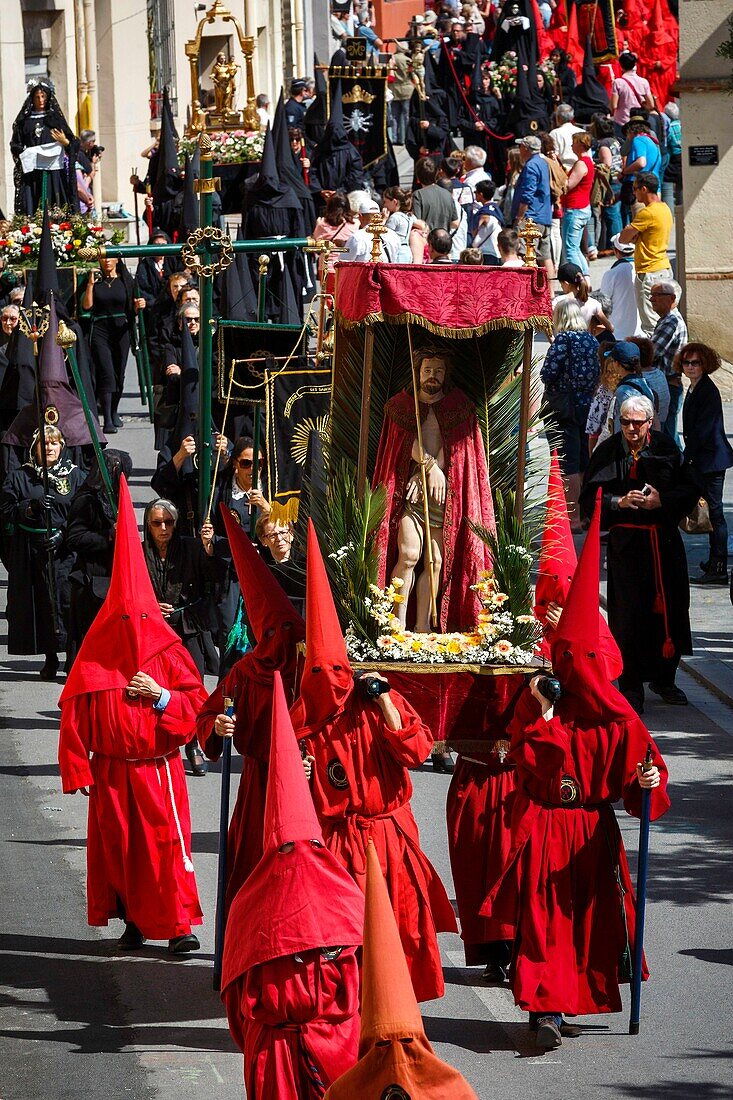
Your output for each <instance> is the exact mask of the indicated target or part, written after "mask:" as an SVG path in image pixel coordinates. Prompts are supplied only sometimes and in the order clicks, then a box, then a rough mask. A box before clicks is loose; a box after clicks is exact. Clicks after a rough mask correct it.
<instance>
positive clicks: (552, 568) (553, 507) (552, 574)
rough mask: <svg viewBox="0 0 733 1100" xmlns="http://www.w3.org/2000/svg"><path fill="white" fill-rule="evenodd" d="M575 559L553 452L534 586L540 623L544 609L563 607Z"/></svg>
mask: <svg viewBox="0 0 733 1100" xmlns="http://www.w3.org/2000/svg"><path fill="white" fill-rule="evenodd" d="M577 563H578V556H577V554H576V553H575V543H574V542H573V535H572V532H571V530H570V520H569V518H568V506H567V503H566V500H565V491H564V489H563V483H562V474H561V473H560V463H559V461H558V457H557V451H553V452H552V458H551V460H550V479H549V481H548V483H547V510H546V512H545V529H544V531H543V532H542V549H541V550H540V561H539V568H538V572H537V584H536V586H535V608H534V613H535V615H536V616H537V618H538V619H539V620H540V622H542V623H544V621H545V617H546V615H547V605H548V604H550V603H556V604H559V605H560V607H564V606H565V600H566V598H567V594H568V591H569V589H570V582H571V581H572V579H573V573H574V572H575V566H576V565H577Z"/></svg>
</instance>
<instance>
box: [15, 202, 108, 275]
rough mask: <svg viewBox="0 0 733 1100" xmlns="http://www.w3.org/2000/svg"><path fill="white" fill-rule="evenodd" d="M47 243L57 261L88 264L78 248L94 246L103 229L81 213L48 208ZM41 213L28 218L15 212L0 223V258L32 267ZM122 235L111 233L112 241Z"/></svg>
mask: <svg viewBox="0 0 733 1100" xmlns="http://www.w3.org/2000/svg"><path fill="white" fill-rule="evenodd" d="M49 219H50V221H49V224H50V228H51V245H52V247H53V252H54V256H55V259H56V263H57V264H67V265H81V264H83V263H88V261H82V260H80V258H79V250H80V249H81V248H88V247H91V246H92V245H97V244H98V243H99V241H100V239H101V237H102V234H103V233H104V232H105V227H104V225H103V224H102V223H101V222H100V221H97V220H94V219H92V218H87V217H84V215H83V214H68V215H65V214H64V212H63V211H61V210H56V209H54V210H52V211H50V214H49ZM42 221H43V217H42V214H41V213H40V212H39V213H37V214H36V215H35V216H34V217H32V218H29V217H28V216H27V215H25V214H16V215H14V216H13V218H12V219H11V220H10V221H8V222H3V223H2V225H1V226H0V260H3V261H5V263H6V264H7V265H10V266H14V265H15V266H20V267H25V266H28V267H32V266H34V265H35V264H36V263H37V261H38V248H39V244H40V240H41V224H42ZM122 238H123V234H122V232H121V230H119V229H115V230H114V232H113V233H112V234H111V238H109V239H111V242H112V244H119V243H120V241H121V240H122Z"/></svg>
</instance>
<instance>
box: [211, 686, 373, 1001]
mask: <svg viewBox="0 0 733 1100" xmlns="http://www.w3.org/2000/svg"><path fill="white" fill-rule="evenodd" d="M264 837H265V845H264V854H263V856H262V859H261V860H260V862H259V863H258V864H257V866H256V867H255V869H254V871H253V872H252V874H251V875H250V876H249V878H248V879H247V880H246V882H245V883H244V885H243V886H242V888H241V889H240V890H239V892H238V893H237V896H236V897H235V899H234V901H233V902H232V906H231V909H230V910H229V916H228V918H227V934H226V939H225V942H224V959H223V965H222V990H224V989H226V987H227V986H228V985H229V984H230V983H231V982H233V981H236V979H237V978H239V977H241V975H242V974H244V973H246V971H248V970H251V969H252V967H254V966H258V965H260V964H262V963H265V962H269V960H270V959H279V958H281V957H283V956H284V955H294V954H296V953H299V952H302V951H310V950H312V949H313V948H318V947H355V946H357V945H359V944H361V942H362V938H363V928H364V898H363V896H362V893H361V891H360V890H359V887H358V886H357V885H356V883H355V882H354V880H353V879H352V878H351V875H349V873H348V872H347V871H346V870H345V869H344V868H343V867H342V865H341V864H340V863H339V862H338V860H337V859H336V857H335V856H334V855H333V854H332V853H331V852H329V850H328V849H327V848H326V847H325V846H324V844H323V834H322V832H321V827H320V825H319V823H318V818H317V816H316V812H315V808H314V806H313V800H312V798H311V794H310V789H309V787H308V782H307V780H306V778H305V772H304V771H303V762H302V760H301V756H300V749H299V748H298V742H297V741H296V739H295V734H294V733H293V727H292V724H291V721H290V716H289V715H288V709H287V703H286V701H285V693H284V691H283V686H282V680H281V678H280V674H279V673H278V672H276V673H275V675H274V694H273V706H272V733H271V748H270V763H269V775H268V780H267V800H266V803H265V828H264ZM314 842H316V843H314ZM290 843H292V844H293V845H294V847H293V848H292V850H291V851H286V852H283V851H280V849H281V847H282V846H283V845H285V844H290Z"/></svg>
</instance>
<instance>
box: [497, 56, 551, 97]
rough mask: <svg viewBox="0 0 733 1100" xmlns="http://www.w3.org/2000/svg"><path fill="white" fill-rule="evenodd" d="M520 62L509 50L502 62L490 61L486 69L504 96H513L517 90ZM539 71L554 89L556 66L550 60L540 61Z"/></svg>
mask: <svg viewBox="0 0 733 1100" xmlns="http://www.w3.org/2000/svg"><path fill="white" fill-rule="evenodd" d="M518 64H519V60H518V58H517V55H516V53H515V52H514V50H508V51H507V52H506V53H505V54H504V56H503V57H502V58H501V60H500V61H490V62H489V63H488V65H486V66H484V68H485V69H487V70H488V72H489V73H490V74H491V83H492V84H493V85H494V87H495V88H497V89H498V90H499V91H500V92H501V94H502V96H505V95H508V96H513V95H514V93H515V92H516V90H517V65H518ZM537 71H538V72H540V73H542V75H543V76H544V78H545V80H546V81H547V82H548V83H549V84H550V86H551V87H552V86H553V85H554V83H555V66H554V65H553V64H552V62H551V61H550V59H549V58H545V60H544V61H540V63H539V65H538V66H537Z"/></svg>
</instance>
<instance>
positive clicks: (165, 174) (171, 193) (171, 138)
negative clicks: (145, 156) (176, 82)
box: [153, 88, 181, 203]
mask: <svg viewBox="0 0 733 1100" xmlns="http://www.w3.org/2000/svg"><path fill="white" fill-rule="evenodd" d="M180 189H181V178H180V175H179V167H178V134H177V132H176V127H175V123H174V122H173V111H172V110H171V105H170V100H169V98H168V89H167V88H165V89H164V91H163V109H162V111H161V116H160V143H159V145H158V157H157V165H156V174H155V180H154V182H153V199H154V200H155V202H156V203H161V202H166V201H167V200H170V199H173V198H175V196H176V195H177V194H178V192H179V191H180Z"/></svg>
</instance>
